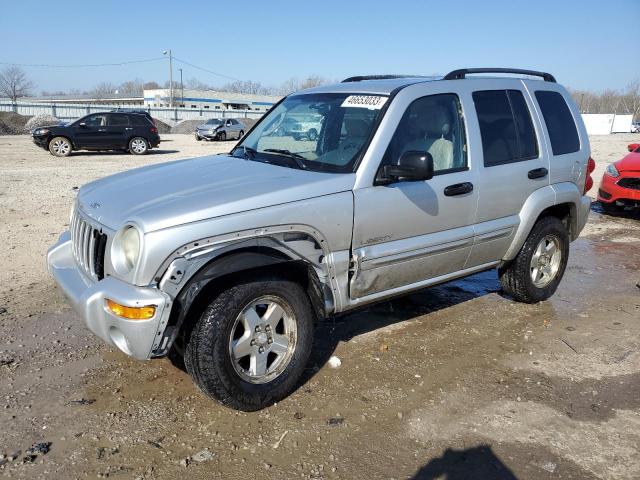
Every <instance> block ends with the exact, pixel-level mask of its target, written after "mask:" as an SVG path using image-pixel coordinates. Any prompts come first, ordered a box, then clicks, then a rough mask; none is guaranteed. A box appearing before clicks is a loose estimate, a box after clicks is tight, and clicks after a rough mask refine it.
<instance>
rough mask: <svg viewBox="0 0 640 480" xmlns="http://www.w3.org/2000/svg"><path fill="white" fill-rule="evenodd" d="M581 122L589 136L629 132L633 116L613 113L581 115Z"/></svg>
mask: <svg viewBox="0 0 640 480" xmlns="http://www.w3.org/2000/svg"><path fill="white" fill-rule="evenodd" d="M582 120H583V121H584V125H585V127H586V128H587V133H588V134H589V135H609V134H610V133H629V132H631V122H632V121H633V115H627V114H624V115H618V114H615V113H583V114H582Z"/></svg>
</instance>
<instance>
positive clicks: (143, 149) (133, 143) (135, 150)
mask: <svg viewBox="0 0 640 480" xmlns="http://www.w3.org/2000/svg"><path fill="white" fill-rule="evenodd" d="M129 151H130V152H131V153H132V154H134V155H144V154H145V153H147V152H148V151H149V142H147V141H146V140H145V139H144V138H142V137H133V138H132V139H131V140H129Z"/></svg>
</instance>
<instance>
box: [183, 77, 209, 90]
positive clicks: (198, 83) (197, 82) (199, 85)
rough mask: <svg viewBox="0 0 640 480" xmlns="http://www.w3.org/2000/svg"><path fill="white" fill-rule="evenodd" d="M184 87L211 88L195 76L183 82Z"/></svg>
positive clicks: (193, 88)
mask: <svg viewBox="0 0 640 480" xmlns="http://www.w3.org/2000/svg"><path fill="white" fill-rule="evenodd" d="M184 86H185V88H188V89H190V90H212V88H211V87H210V86H209V85H207V84H206V83H204V82H201V81H200V80H198V79H197V78H195V77H192V78H190V79H189V80H187V81H186V82H184Z"/></svg>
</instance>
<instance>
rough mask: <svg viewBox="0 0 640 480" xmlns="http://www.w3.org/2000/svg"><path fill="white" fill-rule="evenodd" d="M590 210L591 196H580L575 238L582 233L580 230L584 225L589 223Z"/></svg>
mask: <svg viewBox="0 0 640 480" xmlns="http://www.w3.org/2000/svg"><path fill="white" fill-rule="evenodd" d="M590 211H591V197H588V196H587V195H583V196H582V197H580V204H579V205H578V212H577V213H578V215H577V216H578V218H577V219H576V220H577V221H576V227H577V232H576V233H575V235H574V238H573V240H575V239H576V238H578V235H580V232H581V231H582V229H583V228H584V226H585V225H586V224H587V220H588V218H589V212H590Z"/></svg>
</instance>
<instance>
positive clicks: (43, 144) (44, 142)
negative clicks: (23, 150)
mask: <svg viewBox="0 0 640 480" xmlns="http://www.w3.org/2000/svg"><path fill="white" fill-rule="evenodd" d="M31 138H33V143H35V144H36V145H37V146H39V147H40V148H44V149H45V150H47V149H48V148H49V138H48V137H47V136H45V135H32V136H31Z"/></svg>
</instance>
